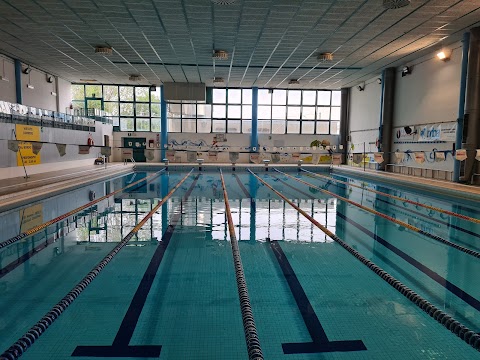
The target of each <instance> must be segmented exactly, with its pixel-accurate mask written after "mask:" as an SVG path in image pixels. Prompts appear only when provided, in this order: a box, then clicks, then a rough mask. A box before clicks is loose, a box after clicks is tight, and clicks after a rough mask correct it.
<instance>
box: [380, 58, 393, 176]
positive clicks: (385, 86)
mask: <svg viewBox="0 0 480 360" xmlns="http://www.w3.org/2000/svg"><path fill="white" fill-rule="evenodd" d="M395 75H396V74H395V68H394V67H390V68H387V69H385V70H383V72H382V104H381V115H380V117H381V124H380V133H379V138H378V140H379V142H380V145H379V150H380V151H383V152H384V154H383V158H384V162H383V163H381V164H380V165H379V166H378V170H385V164H389V163H390V155H391V151H392V136H393V134H392V131H393V127H392V125H393V106H394V100H395V99H394V98H395Z"/></svg>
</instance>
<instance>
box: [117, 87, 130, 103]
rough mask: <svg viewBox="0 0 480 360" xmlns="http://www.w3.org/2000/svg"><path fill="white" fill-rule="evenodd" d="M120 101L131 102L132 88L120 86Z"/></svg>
mask: <svg viewBox="0 0 480 360" xmlns="http://www.w3.org/2000/svg"><path fill="white" fill-rule="evenodd" d="M119 91H120V101H133V87H131V86H120V88H119Z"/></svg>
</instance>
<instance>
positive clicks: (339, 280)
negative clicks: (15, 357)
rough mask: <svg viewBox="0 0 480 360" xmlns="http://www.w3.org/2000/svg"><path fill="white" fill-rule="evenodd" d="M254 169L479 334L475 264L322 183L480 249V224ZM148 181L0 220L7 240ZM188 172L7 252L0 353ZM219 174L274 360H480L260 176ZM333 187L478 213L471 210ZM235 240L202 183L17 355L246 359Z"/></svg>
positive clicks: (167, 208)
mask: <svg viewBox="0 0 480 360" xmlns="http://www.w3.org/2000/svg"><path fill="white" fill-rule="evenodd" d="M255 173H256V174H257V175H259V176H260V178H261V179H263V180H264V181H266V182H267V183H268V184H269V185H271V186H272V187H274V188H275V189H276V190H278V191H280V192H281V193H282V194H283V195H285V196H286V197H287V198H289V199H291V200H292V201H294V203H295V204H297V205H298V206H299V207H300V208H301V209H302V210H304V211H306V212H307V213H308V214H310V215H311V216H313V217H314V218H315V219H316V220H317V221H318V222H320V224H322V225H324V226H325V227H326V228H328V229H329V230H330V231H332V232H333V233H335V234H337V236H339V237H340V238H341V239H342V240H344V241H345V242H346V243H347V244H348V245H350V246H351V247H353V248H354V249H356V250H357V251H358V252H360V253H361V254H362V255H363V256H365V257H366V258H368V259H369V260H371V261H373V262H374V263H375V264H377V265H378V266H380V267H381V268H383V269H384V270H385V271H387V272H388V273H390V274H391V275H393V276H394V277H396V278H397V279H398V280H400V281H401V282H403V283H404V284H405V285H407V286H408V287H410V288H411V289H413V290H414V291H416V292H417V293H418V294H419V295H421V296H422V297H424V298H426V299H427V300H428V301H430V302H431V303H432V304H434V305H435V306H437V307H438V308H440V309H442V310H443V311H445V312H447V313H448V314H450V315H451V316H453V317H454V318H455V319H456V320H458V321H460V322H461V323H463V324H464V325H466V326H467V327H469V328H470V329H472V330H474V331H475V332H478V331H479V329H480V315H479V314H480V306H479V304H480V278H479V277H478V273H479V272H480V260H479V259H478V258H475V257H473V256H470V255H468V254H466V253H464V252H461V251H458V250H457V249H454V248H452V247H449V246H446V245H445V244H442V243H439V242H437V241H434V240H432V239H431V238H429V237H426V236H424V235H420V234H418V233H415V232H413V231H411V230H408V229H405V228H402V227H401V226H399V225H397V224H395V223H392V222H390V221H388V220H385V219H383V218H381V217H378V216H375V215H373V214H371V213H369V212H366V211H364V210H361V209H359V208H358V207H355V206H353V205H350V204H346V203H344V202H343V201H341V200H339V199H337V198H335V197H332V196H330V195H326V194H325V193H323V192H322V191H321V189H326V190H328V191H330V192H333V193H335V194H338V195H340V196H343V197H346V198H348V199H350V200H352V201H355V202H357V203H360V204H362V205H364V206H367V207H369V208H372V209H375V210H377V211H380V212H382V213H385V214H388V215H389V216H392V217H394V218H396V219H399V220H402V221H404V222H406V223H409V224H412V225H414V226H416V227H418V228H421V229H422V230H424V231H427V232H430V233H433V234H436V235H438V236H440V237H442V238H444V239H448V240H449V241H451V242H454V243H457V244H459V245H462V246H464V247H466V248H470V249H472V250H476V251H480V243H479V241H480V226H479V224H476V223H473V222H469V221H466V220H463V219H459V218H453V217H451V216H448V215H445V214H443V213H438V212H432V211H430V210H428V209H425V208H422V207H420V206H414V205H412V204H409V203H405V202H400V201H398V200H394V199H391V198H387V197H384V196H382V195H379V194H375V193H372V192H369V191H367V190H365V189H364V190H362V189H359V188H355V187H351V186H348V185H344V184H340V183H336V182H334V181H328V180H326V179H321V178H313V177H311V176H308V174H306V173H296V172H291V173H289V174H291V175H293V176H295V177H298V178H299V179H302V180H303V181H306V182H308V183H310V184H312V186H308V185H305V184H302V183H300V182H298V181H296V180H294V179H292V178H289V177H287V176H285V175H284V174H282V173H278V172H275V171H273V169H271V170H270V171H269V172H268V173H267V172H265V171H264V170H263V169H262V170H258V171H255ZM147 175H149V174H147V173H135V174H129V175H126V176H123V177H120V178H117V179H112V180H111V181H108V182H100V183H98V184H95V185H92V186H90V187H85V188H81V189H78V190H75V191H72V192H69V193H66V194H62V195H59V196H56V197H52V198H49V199H45V200H43V201H40V202H38V203H35V204H31V205H29V206H27V207H24V208H21V209H15V210H12V211H9V212H7V213H4V214H0V224H1V225H2V233H1V234H0V241H5V240H6V239H9V238H10V237H12V236H15V235H17V234H18V233H19V232H22V231H25V230H26V229H27V228H28V227H29V226H32V227H33V225H37V223H38V222H45V221H47V220H49V219H51V218H54V217H56V216H58V215H61V214H63V213H65V212H67V211H70V210H72V209H74V208H75V207H78V206H80V205H82V204H84V203H86V202H88V199H87V198H86V197H87V195H86V194H88V192H89V191H90V190H91V189H95V191H96V195H97V197H99V196H101V195H104V194H106V193H109V192H111V191H114V190H117V189H120V188H123V187H125V186H126V185H127V184H129V183H131V182H133V181H135V180H138V179H141V178H142V177H145V176H147ZM185 175H186V173H182V172H170V173H167V172H164V173H162V174H160V175H159V176H158V177H154V178H150V179H149V181H148V182H147V183H146V184H145V185H144V186H138V187H135V188H133V190H132V189H129V190H126V191H124V192H122V193H119V194H117V195H115V196H114V197H111V198H108V199H106V200H103V201H101V202H99V203H98V204H96V205H94V206H93V207H91V208H89V209H86V210H84V211H83V212H81V213H78V214H76V215H75V216H72V217H69V218H67V219H65V220H63V221H61V222H59V223H57V224H54V225H51V226H49V227H48V228H46V229H45V230H42V231H41V232H39V233H37V234H35V235H33V236H30V237H27V238H25V239H22V240H21V241H18V242H16V243H14V244H12V245H9V246H7V247H4V248H2V249H0V308H1V311H0V346H1V349H0V350H2V351H4V350H6V349H7V348H8V347H9V346H10V345H12V344H13V343H14V342H15V341H16V340H17V339H18V338H20V337H21V336H22V335H23V334H24V333H25V332H26V331H28V329H30V327H32V326H33V325H34V324H35V323H36V322H37V321H38V320H39V319H41V318H42V316H43V315H44V314H45V313H47V312H48V311H49V310H50V309H51V308H52V307H53V306H54V305H55V304H56V303H57V302H58V301H59V300H61V299H62V298H63V297H64V296H65V295H66V294H67V293H68V292H69V291H70V290H71V289H72V288H73V287H74V286H75V285H76V284H77V283H78V282H79V281H80V280H81V279H82V278H83V277H84V276H85V275H86V274H87V273H88V272H89V271H90V270H91V269H92V268H93V267H95V266H96V264H97V263H99V261H101V260H102V258H103V257H105V256H106V255H107V254H108V253H109V252H110V251H111V250H112V249H113V248H114V247H115V246H116V245H117V244H118V242H119V241H121V239H122V238H124V237H125V236H126V235H127V234H128V233H129V232H130V231H131V230H132V229H133V228H134V227H135V225H136V224H137V223H138V222H139V221H140V220H142V218H143V217H144V216H145V215H146V214H147V213H148V212H149V211H150V210H151V209H152V208H153V207H154V206H155V205H156V204H157V203H158V201H159V200H160V199H161V198H162V197H163V196H165V195H166V194H167V193H168V192H169V191H170V190H171V189H173V188H174V187H175V186H176V185H177V184H178V182H179V181H180V180H181V179H182V178H183V177H184V176H185ZM323 175H327V176H330V175H329V174H328V173H323ZM224 177H225V182H226V189H227V192H228V196H229V201H230V206H231V210H232V216H233V221H234V224H235V232H236V235H237V239H238V240H239V246H240V254H241V258H242V262H243V267H244V272H245V277H246V282H247V286H248V291H249V295H250V301H251V306H252V311H253V314H254V317H255V323H256V328H257V331H258V336H259V340H260V343H261V347H262V350H263V354H264V357H265V359H294V360H296V359H369V360H370V359H473V358H477V357H479V355H478V351H476V350H475V349H474V348H472V347H471V346H469V345H467V344H466V343H465V342H464V341H462V340H461V339H460V338H458V337H457V336H456V335H454V334H453V333H451V332H450V331H449V330H447V329H446V328H444V327H443V326H442V325H440V324H439V323H437V322H436V321H435V320H434V319H432V318H431V317H430V316H428V314H426V313H425V312H423V311H422V310H421V309H419V308H418V307H417V306H415V305H414V304H413V303H412V302H410V301H409V300H408V299H407V298H406V297H404V296H403V295H402V294H401V293H399V292H398V291H397V290H395V289H394V288H393V287H391V286H390V285H389V284H388V283H387V282H385V281H384V280H382V279H381V278H380V277H379V276H377V275H376V274H375V273H374V272H373V271H371V270H370V269H369V268H368V267H367V266H365V265H364V264H362V263H361V262H360V261H358V260H357V259H356V258H355V257H354V256H352V255H351V254H350V253H349V252H348V251H346V250H345V249H344V248H342V247H341V246H340V245H339V244H337V243H336V242H334V241H333V240H332V239H330V238H329V237H328V236H326V235H325V234H324V233H323V232H322V231H321V230H320V229H318V228H317V227H316V226H314V225H313V224H312V223H311V222H310V221H309V220H308V219H306V218H305V217H303V216H302V215H300V214H299V212H298V211H297V210H295V209H294V208H292V207H291V206H290V205H288V204H286V203H285V202H284V201H283V200H282V199H280V198H279V197H278V196H277V195H275V194H274V193H273V192H272V191H271V190H269V189H268V188H267V186H265V185H263V184H262V183H261V182H260V181H259V180H257V179H256V178H255V177H254V176H253V175H251V174H249V173H247V172H245V171H237V172H234V173H232V172H229V173H224ZM335 178H336V179H340V180H343V181H349V182H350V183H352V184H356V185H362V186H364V187H366V188H369V189H375V190H379V191H382V192H385V193H388V194H392V195H396V196H400V197H404V198H408V199H411V200H414V201H419V202H421V203H428V204H431V205H432V206H437V207H440V208H443V209H446V210H451V211H455V212H457V213H461V214H464V215H468V216H470V217H474V218H478V210H477V209H478V202H475V201H467V200H457V201H455V202H452V201H448V200H445V199H442V198H440V197H438V196H437V197H435V196H432V195H429V194H425V193H423V194H422V193H421V192H420V191H418V192H416V191H415V190H412V189H403V188H399V187H398V186H395V187H394V186H391V187H389V186H388V185H383V184H377V183H373V182H368V183H366V182H365V181H364V180H359V179H355V178H354V177H345V176H339V175H335ZM229 241H230V237H229V233H228V226H227V222H226V213H225V204H224V200H223V194H222V184H221V181H220V174H219V173H217V172H201V173H198V172H194V173H192V174H191V175H190V176H189V177H188V179H187V180H186V181H185V182H184V183H183V184H182V185H181V186H180V188H179V189H178V190H177V191H176V192H175V193H174V195H173V196H172V197H171V198H170V199H169V200H168V201H167V202H166V203H165V204H164V205H162V206H161V207H160V209H159V210H158V211H157V212H156V213H155V214H154V215H153V216H152V218H151V219H150V220H148V221H147V222H146V224H145V225H144V226H143V227H142V229H141V230H140V231H139V232H138V233H137V234H136V235H135V236H134V237H133V238H132V239H131V240H130V241H129V243H128V245H127V246H125V247H124V248H122V249H121V251H119V252H118V254H117V255H116V256H115V257H114V258H113V260H112V261H111V262H110V263H109V264H108V265H107V266H106V267H105V268H104V270H103V271H101V272H100V274H99V275H98V276H97V277H96V278H95V280H94V281H92V283H91V284H90V285H89V286H88V287H86V288H85V290H84V291H83V292H82V293H81V295H80V296H79V297H78V298H77V299H76V300H75V301H74V302H73V303H72V304H71V305H70V306H69V307H68V308H67V309H66V311H65V312H64V313H63V314H62V315H61V316H59V317H58V319H56V321H54V322H53V324H52V325H51V326H50V327H49V328H48V329H47V330H46V331H45V333H44V334H43V335H42V336H41V337H40V338H39V339H38V340H37V341H36V342H35V344H34V345H33V346H31V347H30V348H29V349H28V351H26V352H25V354H24V355H22V357H21V358H22V359H35V360H44V359H70V358H72V359H74V358H75V359H80V360H82V359H84V360H86V359H103V358H106V357H108V358H110V359H125V358H131V359H154V358H158V356H151V354H152V353H151V352H153V353H156V352H159V357H160V358H161V359H247V358H248V354H247V348H246V344H245V337H244V332H243V325H242V317H241V310H240V302H239V299H238V294H237V287H236V281H235V271H234V264H233V259H232V251H231V247H230V243H229ZM327 343H328V344H329V345H328V346H326V345H325V344H327ZM322 344H323V345H322ZM72 354H73V355H75V356H72ZM149 354H150V355H149Z"/></svg>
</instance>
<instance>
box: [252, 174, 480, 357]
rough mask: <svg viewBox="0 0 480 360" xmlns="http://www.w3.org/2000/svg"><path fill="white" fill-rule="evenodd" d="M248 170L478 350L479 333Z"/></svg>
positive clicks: (479, 347) (440, 322) (417, 304)
mask: <svg viewBox="0 0 480 360" xmlns="http://www.w3.org/2000/svg"><path fill="white" fill-rule="evenodd" d="M248 171H249V172H250V173H251V174H252V175H253V176H255V177H256V178H257V179H258V180H259V181H261V182H262V183H263V184H264V185H265V186H266V187H268V188H269V189H270V190H271V191H273V192H274V193H275V194H276V195H277V196H279V197H280V198H281V199H282V200H283V201H285V202H287V203H288V204H289V205H290V206H292V207H293V208H294V209H295V210H297V211H298V212H299V213H300V214H302V215H303V216H304V217H306V218H307V219H308V220H310V222H311V223H313V224H314V225H315V226H316V227H318V228H319V229H320V230H322V231H323V232H324V233H325V234H326V235H327V236H329V237H330V238H331V239H332V240H333V241H335V242H336V243H338V244H340V245H341V246H342V247H343V248H344V249H345V250H347V251H348V252H349V253H350V254H352V255H353V256H355V257H356V258H357V259H358V260H360V261H361V262H362V263H363V264H364V265H366V266H367V267H368V268H369V269H370V270H372V271H373V272H374V273H375V274H377V275H378V276H380V277H381V278H382V279H383V280H385V281H386V282H387V283H388V284H389V285H390V286H392V287H393V288H394V289H395V290H397V291H398V292H400V293H401V294H402V295H403V296H405V297H406V298H407V299H408V300H410V301H411V302H412V303H414V304H415V305H416V306H418V307H419V308H420V309H421V310H423V311H424V312H425V313H427V314H428V315H429V316H430V317H431V318H433V319H435V320H436V321H437V322H438V323H439V324H441V325H443V326H444V327H445V328H447V329H448V330H450V331H451V332H452V333H454V334H455V335H457V336H458V337H459V338H460V339H462V340H463V341H464V342H466V343H467V344H468V345H470V346H471V347H473V348H474V349H476V350H477V351H480V335H479V334H477V333H476V332H475V331H473V330H471V329H469V328H468V327H467V326H465V325H463V324H462V323H461V322H459V321H457V320H455V319H454V318H453V317H452V316H450V315H449V314H447V313H445V312H443V311H442V310H441V309H439V308H437V307H436V306H435V305H433V304H432V303H430V302H429V301H428V300H426V299H425V298H423V297H422V296H420V295H419V294H417V293H416V292H414V291H413V290H412V289H410V288H409V287H407V286H406V285H404V284H403V283H402V282H400V280H397V279H396V278H395V277H393V276H392V275H390V274H389V273H388V272H386V271H385V270H383V269H382V268H381V267H379V266H378V265H376V264H375V263H373V262H372V261H370V260H368V259H367V258H366V257H365V256H363V255H362V254H361V253H359V252H358V251H357V250H355V249H353V248H352V247H350V246H349V245H348V244H347V243H346V242H345V241H343V240H342V239H340V238H339V237H338V236H337V235H335V234H334V233H332V232H331V231H330V230H328V229H327V228H326V227H325V226H323V225H321V224H320V223H319V222H318V221H317V220H315V219H314V218H313V217H312V216H310V215H308V214H307V213H306V212H305V211H303V210H302V209H300V207H298V206H297V205H295V204H294V203H293V202H292V201H290V200H289V199H287V198H286V197H285V196H283V195H282V194H281V193H280V192H278V191H277V190H275V189H274V188H273V187H272V186H270V184H268V183H267V182H266V181H264V180H262V179H261V178H260V177H258V176H257V175H256V174H254V173H253V172H252V171H251V170H250V169H248Z"/></svg>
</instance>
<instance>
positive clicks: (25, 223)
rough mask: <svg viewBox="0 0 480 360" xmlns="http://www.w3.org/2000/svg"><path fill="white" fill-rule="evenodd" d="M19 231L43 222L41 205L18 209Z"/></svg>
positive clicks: (21, 231) (22, 231)
mask: <svg viewBox="0 0 480 360" xmlns="http://www.w3.org/2000/svg"><path fill="white" fill-rule="evenodd" d="M19 215H20V233H24V232H25V231H28V230H30V229H31V228H34V227H35V226H38V225H41V224H43V206H42V204H37V205H33V206H30V207H28V208H25V209H22V210H20V211H19Z"/></svg>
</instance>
